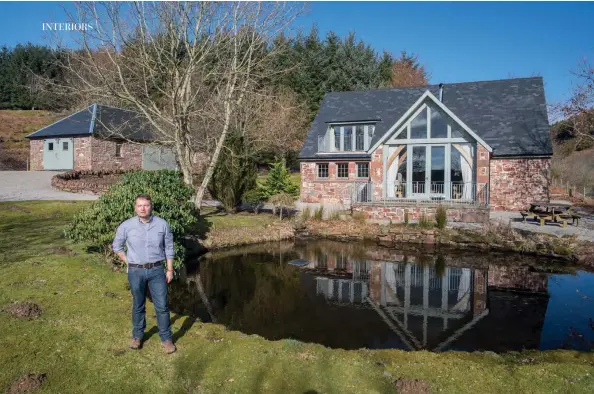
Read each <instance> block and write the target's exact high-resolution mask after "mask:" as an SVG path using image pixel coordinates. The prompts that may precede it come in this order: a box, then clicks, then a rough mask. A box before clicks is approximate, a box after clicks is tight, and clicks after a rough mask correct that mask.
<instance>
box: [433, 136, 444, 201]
mask: <svg viewBox="0 0 594 394" xmlns="http://www.w3.org/2000/svg"><path fill="white" fill-rule="evenodd" d="M444 182H445V146H432V147H431V193H438V194H443V193H445V191H444Z"/></svg>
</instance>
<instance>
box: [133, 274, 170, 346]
mask: <svg viewBox="0 0 594 394" xmlns="http://www.w3.org/2000/svg"><path fill="white" fill-rule="evenodd" d="M128 282H130V290H131V291H132V298H133V303H132V326H133V328H132V337H133V338H138V339H142V337H143V335H144V329H145V328H146V319H145V301H146V288H147V285H148V288H149V290H150V292H151V298H152V299H153V305H154V306H155V312H156V313H157V324H158V326H159V336H160V337H161V341H171V337H172V335H171V322H170V320H169V308H168V307H167V280H166V279H165V272H164V271H163V267H162V266H158V267H154V268H151V269H145V268H134V267H129V268H128Z"/></svg>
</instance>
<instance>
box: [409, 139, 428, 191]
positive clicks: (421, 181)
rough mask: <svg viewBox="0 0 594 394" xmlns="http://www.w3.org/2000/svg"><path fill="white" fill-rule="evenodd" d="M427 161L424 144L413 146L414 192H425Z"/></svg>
mask: <svg viewBox="0 0 594 394" xmlns="http://www.w3.org/2000/svg"><path fill="white" fill-rule="evenodd" d="M425 163H426V151H425V147H424V146H413V157H412V165H413V168H412V183H413V184H412V187H413V188H412V192H413V193H425V172H426V171H425Z"/></svg>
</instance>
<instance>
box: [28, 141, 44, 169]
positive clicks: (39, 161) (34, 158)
mask: <svg viewBox="0 0 594 394" xmlns="http://www.w3.org/2000/svg"><path fill="white" fill-rule="evenodd" d="M29 162H30V163H29V168H30V169H31V171H41V170H43V140H30V141H29Z"/></svg>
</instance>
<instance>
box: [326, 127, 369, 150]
mask: <svg viewBox="0 0 594 394" xmlns="http://www.w3.org/2000/svg"><path fill="white" fill-rule="evenodd" d="M374 132H375V124H374V123H350V124H349V123H343V124H331V125H330V126H329V127H328V131H327V132H326V134H325V135H324V136H320V137H319V139H318V152H323V153H331V152H365V151H367V150H368V149H369V147H370V146H371V140H372V138H373V134H374Z"/></svg>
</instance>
